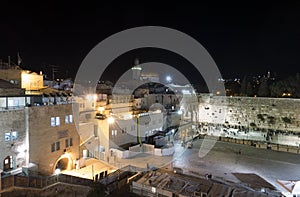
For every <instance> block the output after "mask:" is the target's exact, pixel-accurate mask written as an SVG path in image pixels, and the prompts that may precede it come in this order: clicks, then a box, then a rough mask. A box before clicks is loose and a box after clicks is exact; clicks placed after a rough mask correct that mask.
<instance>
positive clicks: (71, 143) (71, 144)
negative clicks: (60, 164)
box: [70, 138, 73, 146]
mask: <svg viewBox="0 0 300 197" xmlns="http://www.w3.org/2000/svg"><path fill="white" fill-rule="evenodd" d="M70 146H73V139H72V138H70Z"/></svg>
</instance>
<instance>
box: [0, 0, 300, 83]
mask: <svg viewBox="0 0 300 197" xmlns="http://www.w3.org/2000/svg"><path fill="white" fill-rule="evenodd" d="M0 24H1V31H0V58H1V59H7V56H9V55H10V56H11V58H12V59H13V60H14V61H16V54H17V52H20V55H21V57H22V59H23V65H22V67H23V68H26V69H32V70H35V71H39V70H41V69H43V70H45V68H46V65H58V66H59V69H60V71H61V73H63V74H66V73H67V74H68V75H72V76H75V74H76V70H77V67H78V66H79V65H80V63H81V61H82V60H83V59H84V57H85V56H86V55H87V53H88V52H89V51H90V50H91V49H92V48H93V47H94V46H95V45H97V44H98V43H99V42H100V41H102V40H103V39H105V38H107V37H108V36H110V35H112V34H114V33H117V32H119V31H121V30H125V29H127V28H132V27H137V26H143V25H157V26H165V27H170V28H174V29H177V30H179V31H182V32H184V33H187V34H188V35H190V36H192V37H194V38H195V39H196V40H198V41H199V42H200V43H201V44H202V45H203V46H204V47H205V48H206V49H207V50H208V52H209V53H210V54H211V56H212V57H213V59H214V60H215V61H216V63H217V65H218V67H219V68H220V70H221V74H222V75H223V76H224V77H225V78H231V77H242V76H243V75H245V74H257V73H266V72H267V70H270V71H272V72H277V74H278V75H287V74H293V73H295V72H299V70H300V67H299V65H300V3H299V2H297V1H290V3H285V2H283V1H282V2H281V4H273V3H272V4H267V3H263V4H262V3H256V4H252V5H250V4H249V5H247V4H245V3H243V4H242V5H238V4H232V5H219V4H217V3H215V4H213V5H201V4H194V5H191V4H189V3H186V4H182V3H177V2H176V1H173V3H172V4H165V5H163V4H154V3H153V4H142V3H130V2H128V3H126V4H125V3H123V4H119V3H115V4H92V3H75V2H74V1H61V2H60V3H57V4H50V3H44V4H30V3H27V2H26V3H25V2H22V3H15V4H12V3H6V4H5V3H2V5H1V12H0ZM158 52H159V51H156V52H154V51H151V50H150V51H146V52H143V53H141V52H140V53H137V54H133V53H131V54H130V55H128V57H127V58H126V57H125V58H123V59H122V61H115V65H114V66H115V67H114V68H117V67H123V66H124V67H126V68H127V67H129V66H130V64H131V63H132V62H133V59H132V58H133V57H134V56H142V57H140V59H141V61H142V62H143V61H148V60H156V57H158ZM166 57H167V59H165V61H166V63H169V64H170V65H172V63H173V62H180V61H181V60H178V61H175V60H176V58H178V57H176V55H175V56H174V59H172V57H173V56H172V55H166ZM168 58H170V59H168ZM158 59H159V58H158ZM183 62H184V61H183ZM180 63H181V62H180ZM113 70H115V69H113ZM111 73H112V72H111ZM48 74H50V73H48Z"/></svg>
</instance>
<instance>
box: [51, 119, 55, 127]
mask: <svg viewBox="0 0 300 197" xmlns="http://www.w3.org/2000/svg"><path fill="white" fill-rule="evenodd" d="M51 127H55V117H51Z"/></svg>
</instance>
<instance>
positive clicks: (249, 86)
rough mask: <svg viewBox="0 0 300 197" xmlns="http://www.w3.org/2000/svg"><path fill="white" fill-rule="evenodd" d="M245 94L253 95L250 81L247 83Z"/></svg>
mask: <svg viewBox="0 0 300 197" xmlns="http://www.w3.org/2000/svg"><path fill="white" fill-rule="evenodd" d="M246 94H247V96H253V95H254V91H253V87H252V84H251V82H250V81H249V82H248V84H247V89H246Z"/></svg>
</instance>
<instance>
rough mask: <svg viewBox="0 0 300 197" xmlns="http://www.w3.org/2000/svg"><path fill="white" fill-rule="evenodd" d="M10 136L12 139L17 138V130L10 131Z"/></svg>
mask: <svg viewBox="0 0 300 197" xmlns="http://www.w3.org/2000/svg"><path fill="white" fill-rule="evenodd" d="M11 138H12V140H17V139H18V132H17V131H13V132H12V133H11Z"/></svg>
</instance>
